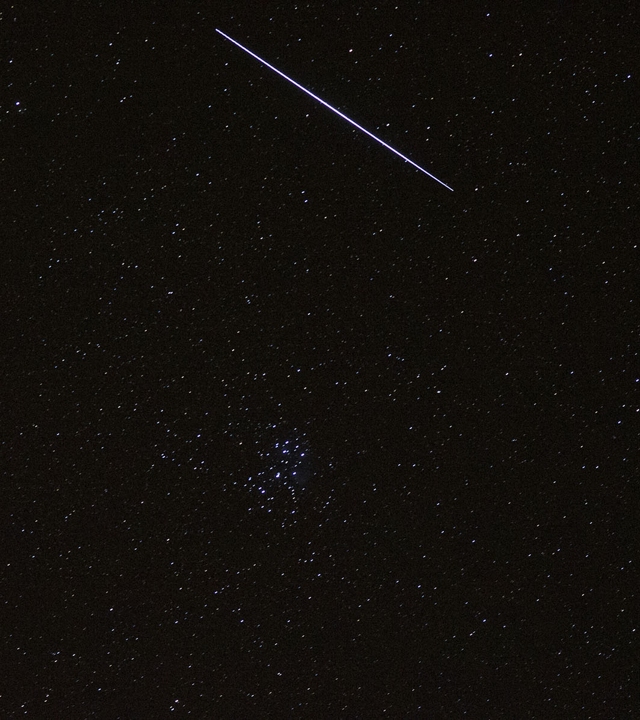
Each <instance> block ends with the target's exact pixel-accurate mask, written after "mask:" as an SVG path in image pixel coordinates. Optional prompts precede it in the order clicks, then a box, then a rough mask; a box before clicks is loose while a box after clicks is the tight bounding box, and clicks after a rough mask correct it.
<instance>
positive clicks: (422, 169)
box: [216, 28, 453, 192]
mask: <svg viewBox="0 0 640 720" xmlns="http://www.w3.org/2000/svg"><path fill="white" fill-rule="evenodd" d="M216 32H217V33H220V35H222V37H224V38H226V39H227V40H229V42H232V43H233V44H234V45H237V46H238V47H239V48H240V49H241V50H244V51H245V52H246V53H247V54H249V55H251V57H254V58H255V59H256V60H257V61H258V62H261V63H262V64H263V65H265V66H266V67H268V68H269V70H273V72H275V73H277V74H278V75H280V77H283V78H284V79H285V80H288V81H289V82H290V83H291V84H292V85H295V86H296V87H297V88H298V89H299V90H302V92H304V93H307V95H309V96H310V97H312V98H313V99H314V100H317V101H318V102H319V103H320V104H321V105H324V106H325V107H326V108H329V110H331V112H334V113H335V114H336V115H338V116H339V117H341V118H342V119H343V120H346V121H347V122H348V123H351V125H353V126H354V127H357V128H358V130H360V131H361V132H363V133H364V134H365V135H368V136H369V137H370V138H373V139H374V140H375V141H376V142H377V143H380V145H382V146H383V147H386V148H387V150H391V152H392V153H395V154H396V155H397V156H398V157H401V158H402V159H403V160H404V161H405V162H408V163H409V164H410V165H413V167H415V168H417V169H418V170H420V172H423V173H424V174H425V175H428V176H429V177H430V178H431V179H432V180H435V181H436V182H437V183H440V185H442V186H443V187H446V188H447V190H451V192H453V188H452V187H449V185H447V184H446V183H444V182H442V180H440V179H438V178H437V177H436V176H435V175H432V174H431V173H430V172H429V171H428V170H425V169H424V168H423V167H420V165H418V164H417V163H414V162H413V160H409V158H408V157H406V156H405V155H403V154H402V153H401V152H399V151H398V150H396V149H395V148H392V147H391V145H388V144H387V143H386V142H385V141H384V140H381V139H380V138H379V137H376V136H375V135H374V134H373V133H372V132H369V131H368V130H367V129H366V128H363V127H362V125H358V123H357V122H356V121H355V120H352V119H351V118H349V117H347V116H346V115H345V114H344V113H341V112H340V110H337V109H336V108H334V107H333V105H329V103H328V102H326V101H324V100H323V99H322V98H319V97H318V96H317V95H314V94H313V93H312V92H311V91H310V90H307V88H305V87H302V85H300V83H297V82H296V81H295V80H293V79H292V78H290V77H289V76H288V75H285V74H284V73H283V72H282V71H281V70H278V68H275V67H273V65H270V64H269V63H268V62H267V61H266V60H263V59H262V58H261V57H259V56H258V55H256V54H255V53H254V52H251V50H249V49H248V48H246V47H245V46H244V45H241V44H240V43H239V42H238V41H237V40H234V39H233V38H232V37H229V36H228V35H226V34H225V33H223V32H222V30H218V29H217V28H216Z"/></svg>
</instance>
